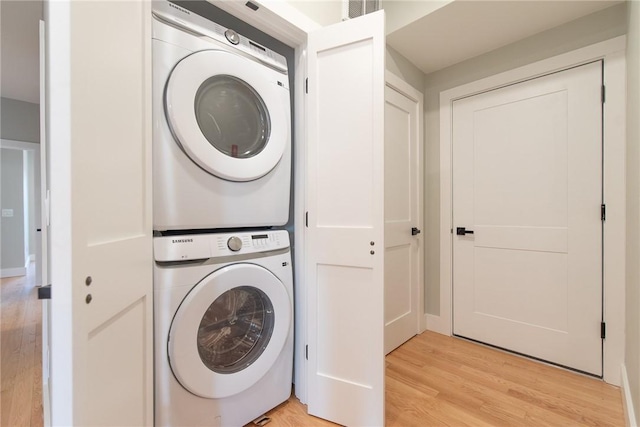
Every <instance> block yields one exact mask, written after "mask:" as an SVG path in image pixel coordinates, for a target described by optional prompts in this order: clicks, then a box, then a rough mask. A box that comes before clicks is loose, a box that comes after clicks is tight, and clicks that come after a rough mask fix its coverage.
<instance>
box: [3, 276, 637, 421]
mask: <svg viewBox="0 0 640 427" xmlns="http://www.w3.org/2000/svg"><path fill="white" fill-rule="evenodd" d="M34 281H35V280H34V271H33V268H31V269H29V274H28V275H27V276H26V277H17V278H8V279H2V280H0V286H1V289H0V300H1V306H0V327H1V333H2V337H1V339H2V341H1V346H2V347H1V356H2V359H1V364H0V384H1V388H2V396H1V399H0V425H2V426H34V427H36V426H37V427H41V426H42V425H43V419H42V368H41V367H42V358H41V353H42V346H41V329H42V327H41V303H40V301H38V300H37V298H36V289H35V286H34ZM386 364H387V373H386V425H387V426H390V427H411V426H421V427H423V426H454V427H463V426H470V427H483V426H541V427H542V426H554V427H560V426H624V415H623V409H622V397H621V394H620V390H619V389H618V388H617V387H613V386H610V385H608V384H606V383H604V382H602V381H600V380H597V379H594V378H590V377H587V376H583V375H580V374H576V373H573V372H569V371H565V370H562V369H559V368H556V367H552V366H547V365H544V364H541V363H538V362H534V361H531V360H528V359H525V358H522V357H519V356H515V355H511V354H509V353H505V352H501V351H498V350H494V349H491V348H488V347H484V346H481V345H477V344H474V343H470V342H467V341H464V340H460V339H456V338H451V337H445V336H443V335H439V334H435V333H431V332H425V333H423V334H422V335H419V336H417V337H415V338H413V339H412V340H410V341H409V342H407V343H406V344H404V345H403V346H401V347H400V348H398V349H397V350H395V351H394V352H392V353H391V354H390V355H389V356H387V360H386ZM268 416H269V417H270V418H271V423H270V424H269V427H280V426H281V427H301V426H332V425H334V424H332V423H329V422H327V421H324V420H321V419H318V418H315V417H312V416H309V415H307V413H306V407H305V406H304V405H302V404H301V403H300V401H298V400H297V399H296V398H295V397H293V396H292V397H291V398H290V399H289V400H288V401H287V402H285V403H283V404H282V405H280V406H278V407H277V408H275V409H274V410H273V411H271V412H270V413H269V414H268Z"/></svg>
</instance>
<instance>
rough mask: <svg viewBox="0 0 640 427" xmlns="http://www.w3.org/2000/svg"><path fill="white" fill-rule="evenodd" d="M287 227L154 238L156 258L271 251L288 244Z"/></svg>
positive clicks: (183, 258) (220, 255)
mask: <svg viewBox="0 0 640 427" xmlns="http://www.w3.org/2000/svg"><path fill="white" fill-rule="evenodd" d="M289 246H290V244H289V233H288V232H287V231H285V230H276V231H271V230H269V231H255V232H244V231H243V232H237V233H212V234H188V235H180V236H162V237H155V238H154V239H153V255H154V258H155V260H156V261H159V262H171V261H189V260H198V259H209V258H220V257H226V256H234V255H244V254H255V253H261V252H271V251H276V250H279V249H287V248H289Z"/></svg>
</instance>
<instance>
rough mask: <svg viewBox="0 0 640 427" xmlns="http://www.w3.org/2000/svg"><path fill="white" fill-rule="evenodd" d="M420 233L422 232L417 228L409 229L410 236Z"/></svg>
mask: <svg viewBox="0 0 640 427" xmlns="http://www.w3.org/2000/svg"><path fill="white" fill-rule="evenodd" d="M421 232H422V230H420V229H419V228H418V227H411V235H412V236H415V235H417V234H420V233H421Z"/></svg>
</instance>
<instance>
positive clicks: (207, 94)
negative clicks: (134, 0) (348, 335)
mask: <svg viewBox="0 0 640 427" xmlns="http://www.w3.org/2000/svg"><path fill="white" fill-rule="evenodd" d="M153 16H154V19H153V55H152V56H153V225H154V230H161V231H163V230H194V229H217V228H239V227H262V226H281V225H284V224H286V222H287V221H288V217H289V194H290V180H291V106H290V98H289V78H288V69H287V62H286V59H285V58H284V57H283V56H282V55H280V54H278V53H276V52H273V51H271V50H269V49H267V48H265V47H263V46H260V45H259V44H257V43H254V42H253V41H251V40H249V39H247V38H245V37H243V36H241V35H239V34H237V33H236V32H234V31H233V30H230V29H227V28H224V27H222V26H220V25H218V24H216V23H214V22H211V21H209V20H207V19H205V18H203V17H201V16H198V15H196V14H194V13H192V12H189V11H187V10H186V9H184V8H182V7H180V6H177V5H175V4H173V3H170V2H167V1H156V2H153Z"/></svg>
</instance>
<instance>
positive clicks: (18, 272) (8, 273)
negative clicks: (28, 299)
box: [0, 267, 27, 279]
mask: <svg viewBox="0 0 640 427" xmlns="http://www.w3.org/2000/svg"><path fill="white" fill-rule="evenodd" d="M26 275H27V269H26V268H25V267H18V268H3V269H2V270H0V279H4V278H5V277H16V276H26Z"/></svg>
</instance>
